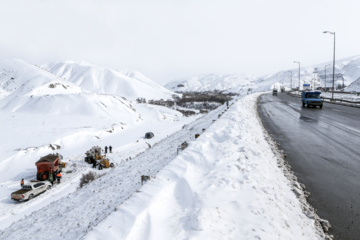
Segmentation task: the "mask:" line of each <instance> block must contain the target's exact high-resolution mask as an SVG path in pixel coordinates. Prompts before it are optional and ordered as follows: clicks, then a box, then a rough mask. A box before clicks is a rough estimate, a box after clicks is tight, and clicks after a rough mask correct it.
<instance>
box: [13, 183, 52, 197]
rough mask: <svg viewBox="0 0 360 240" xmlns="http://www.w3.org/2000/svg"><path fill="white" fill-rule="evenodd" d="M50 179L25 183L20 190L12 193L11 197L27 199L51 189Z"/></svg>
mask: <svg viewBox="0 0 360 240" xmlns="http://www.w3.org/2000/svg"><path fill="white" fill-rule="evenodd" d="M51 186H52V185H51V183H50V182H49V181H37V182H30V183H27V184H24V185H23V186H22V188H21V189H20V190H17V191H16V192H13V193H11V199H12V200H14V201H25V200H30V199H32V198H34V197H35V196H37V195H39V194H41V193H43V192H45V191H46V190H49V189H50V188H51Z"/></svg>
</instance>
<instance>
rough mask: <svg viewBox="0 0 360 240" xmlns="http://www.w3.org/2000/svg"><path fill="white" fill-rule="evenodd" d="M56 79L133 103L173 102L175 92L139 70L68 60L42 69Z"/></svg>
mask: <svg viewBox="0 0 360 240" xmlns="http://www.w3.org/2000/svg"><path fill="white" fill-rule="evenodd" d="M42 67H43V68H44V69H46V70H47V71H49V72H51V73H53V74H55V75H56V76H58V77H60V78H63V79H66V80H68V81H70V82H72V83H74V84H76V85H77V86H79V87H81V88H83V89H86V90H88V91H91V92H95V93H102V94H115V95H119V96H122V97H125V98H127V99H130V100H135V99H136V98H139V97H141V98H145V99H161V98H162V99H171V98H172V97H171V95H172V94H174V93H173V92H172V91H169V90H168V89H166V88H164V87H162V86H161V85H159V84H157V83H156V82H154V81H152V80H150V79H148V78H147V77H145V76H144V75H142V74H141V73H139V72H136V71H128V70H122V71H115V70H112V69H108V68H103V67H98V66H94V65H91V64H89V63H86V62H74V61H65V62H59V63H53V64H49V65H44V66H42Z"/></svg>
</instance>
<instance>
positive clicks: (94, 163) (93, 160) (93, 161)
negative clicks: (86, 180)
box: [91, 158, 96, 168]
mask: <svg viewBox="0 0 360 240" xmlns="http://www.w3.org/2000/svg"><path fill="white" fill-rule="evenodd" d="M91 162H92V164H93V168H96V160H95V159H93V158H92V159H91Z"/></svg>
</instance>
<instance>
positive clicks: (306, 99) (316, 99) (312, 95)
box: [301, 91, 324, 108]
mask: <svg viewBox="0 0 360 240" xmlns="http://www.w3.org/2000/svg"><path fill="white" fill-rule="evenodd" d="M320 94H321V92H318V91H315V92H314V91H302V92H301V101H302V106H303V107H305V105H306V106H307V107H312V106H314V107H316V106H319V107H320V108H322V107H323V102H324V100H323V99H322V98H321V97H320Z"/></svg>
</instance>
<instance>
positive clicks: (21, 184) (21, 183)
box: [20, 179, 24, 187]
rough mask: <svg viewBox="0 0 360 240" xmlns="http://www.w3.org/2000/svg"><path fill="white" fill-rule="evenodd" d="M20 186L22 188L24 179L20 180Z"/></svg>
mask: <svg viewBox="0 0 360 240" xmlns="http://www.w3.org/2000/svg"><path fill="white" fill-rule="evenodd" d="M20 186H21V187H22V186H24V179H21V182H20Z"/></svg>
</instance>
